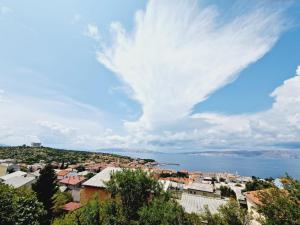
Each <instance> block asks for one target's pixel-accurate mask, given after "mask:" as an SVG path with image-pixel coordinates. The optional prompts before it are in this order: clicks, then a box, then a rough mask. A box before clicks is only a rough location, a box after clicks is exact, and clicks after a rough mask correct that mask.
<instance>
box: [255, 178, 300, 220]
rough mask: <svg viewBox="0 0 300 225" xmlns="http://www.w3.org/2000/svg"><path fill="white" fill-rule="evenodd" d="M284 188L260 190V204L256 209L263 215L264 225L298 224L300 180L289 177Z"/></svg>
mask: <svg viewBox="0 0 300 225" xmlns="http://www.w3.org/2000/svg"><path fill="white" fill-rule="evenodd" d="M285 179H286V181H288V182H287V183H286V184H285V189H284V190H282V189H278V188H270V189H268V190H266V191H263V192H260V194H259V198H260V201H261V204H260V205H259V207H258V211H259V212H260V213H261V214H262V215H263V216H264V219H262V221H261V222H262V224H264V225H277V224H281V225H299V224H300V195H299V194H300V180H298V181H297V180H294V179H292V178H290V177H286V178H285Z"/></svg>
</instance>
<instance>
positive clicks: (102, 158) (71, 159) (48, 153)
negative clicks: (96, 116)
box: [0, 145, 133, 169]
mask: <svg viewBox="0 0 300 225" xmlns="http://www.w3.org/2000/svg"><path fill="white" fill-rule="evenodd" d="M0 159H16V160H17V162H19V163H27V164H33V163H39V162H40V161H44V162H46V163H53V162H57V163H60V162H62V163H61V166H62V169H64V168H66V165H69V164H77V163H83V162H85V161H86V160H91V161H95V162H108V161H117V159H119V160H120V162H121V163H129V162H131V161H133V159H132V158H130V157H127V156H120V155H116V154H108V153H95V152H87V151H73V150H65V149H55V148H48V147H29V146H26V145H23V146H14V147H7V146H0Z"/></svg>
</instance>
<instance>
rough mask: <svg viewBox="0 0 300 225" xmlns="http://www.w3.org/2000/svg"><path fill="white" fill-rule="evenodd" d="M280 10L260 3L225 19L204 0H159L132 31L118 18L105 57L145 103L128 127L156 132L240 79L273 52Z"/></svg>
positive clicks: (279, 27) (141, 14)
mask: <svg viewBox="0 0 300 225" xmlns="http://www.w3.org/2000/svg"><path fill="white" fill-rule="evenodd" d="M283 21H284V20H283V19H282V18H281V12H280V11H272V10H268V9H267V8H263V7H259V8H256V9H252V10H249V12H247V13H246V14H244V15H242V16H233V19H231V20H228V21H227V22H221V21H220V20H219V17H218V11H217V9H216V8H215V7H214V6H210V7H209V6H208V7H205V8H198V6H197V1H196V0H175V1H174V0H166V1H160V0H151V1H149V3H148V5H147V7H146V9H145V10H144V11H139V12H137V13H136V19H135V28H134V29H133V31H132V32H127V31H126V30H125V29H124V28H123V27H122V26H121V25H120V24H119V23H113V24H112V25H111V28H112V30H113V32H114V42H113V44H112V46H110V47H105V48H104V49H103V50H102V51H100V52H98V55H97V58H98V60H99V62H101V63H102V64H103V65H105V66H106V67H107V68H109V69H110V70H112V71H113V72H115V73H116V74H117V75H118V76H119V78H120V79H121V80H123V81H124V83H125V84H127V85H128V86H129V87H130V88H131V89H132V92H133V94H132V97H133V98H135V99H136V100H138V101H139V102H140V103H141V105H142V110H143V115H142V116H141V118H140V119H139V121H136V122H133V123H132V122H131V123H126V126H127V127H128V128H131V129H133V130H135V131H137V130H141V131H143V130H151V129H152V130H155V129H157V128H158V127H159V126H166V125H171V124H173V123H176V121H178V120H181V119H183V118H185V117H187V116H188V115H189V114H190V111H191V109H192V108H193V106H194V105H195V104H197V103H199V102H202V101H203V100H205V99H206V98H208V97H209V95H210V94H211V93H213V92H214V91H216V90H217V89H219V88H220V87H222V86H224V85H226V84H228V83H230V82H232V81H233V80H234V79H235V78H236V76H237V74H238V73H239V72H240V71H241V70H242V69H244V68H246V67H247V66H248V65H249V64H250V63H253V62H255V61H257V60H258V59H259V58H261V57H262V56H263V55H264V54H265V53H266V52H268V51H269V50H270V48H271V47H272V46H273V44H274V43H275V42H276V40H277V39H278V36H279V34H280V33H281V31H282V29H283V26H282V25H283V23H284V22H283Z"/></svg>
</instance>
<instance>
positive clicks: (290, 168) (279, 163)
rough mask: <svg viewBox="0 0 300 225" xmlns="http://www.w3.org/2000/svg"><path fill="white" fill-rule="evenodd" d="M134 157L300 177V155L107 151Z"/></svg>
mask: <svg viewBox="0 0 300 225" xmlns="http://www.w3.org/2000/svg"><path fill="white" fill-rule="evenodd" d="M106 152H108V153H115V154H119V155H125V156H130V157H134V158H149V159H154V160H156V161H157V162H160V163H179V164H180V165H179V166H172V165H167V166H165V168H170V169H176V170H180V169H187V170H189V171H205V172H218V171H220V172H223V171H226V172H232V173H238V174H240V175H244V176H252V175H253V176H258V177H261V178H266V177H270V176H271V177H274V178H275V177H278V176H281V175H284V174H285V172H287V173H288V174H289V175H291V176H293V177H295V178H297V179H300V159H290V158H266V157H242V156H202V155H190V154H177V153H152V152H151V153H144V152H142V153H141V152H130V151H128V152H121V151H106Z"/></svg>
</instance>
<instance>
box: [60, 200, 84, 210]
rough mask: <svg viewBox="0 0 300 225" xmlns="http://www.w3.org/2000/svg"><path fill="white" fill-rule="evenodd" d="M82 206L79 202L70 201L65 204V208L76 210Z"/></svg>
mask: <svg viewBox="0 0 300 225" xmlns="http://www.w3.org/2000/svg"><path fill="white" fill-rule="evenodd" d="M80 207H81V206H80V203H78V202H69V203H67V204H65V205H64V206H63V209H64V210H66V211H74V210H76V209H79V208H80Z"/></svg>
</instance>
